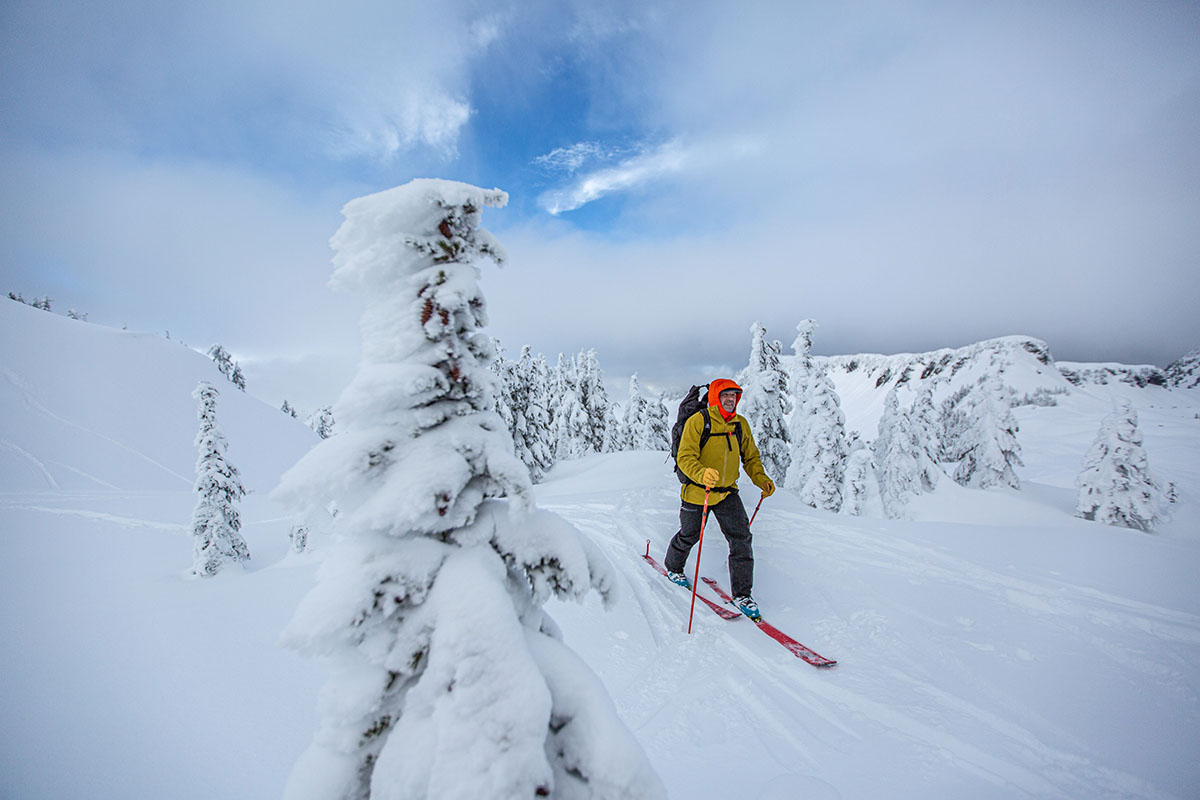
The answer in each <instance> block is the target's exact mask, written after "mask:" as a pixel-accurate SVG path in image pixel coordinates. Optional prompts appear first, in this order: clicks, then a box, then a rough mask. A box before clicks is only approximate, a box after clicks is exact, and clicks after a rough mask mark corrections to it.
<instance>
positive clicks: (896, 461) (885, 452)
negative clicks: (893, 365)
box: [873, 387, 922, 519]
mask: <svg viewBox="0 0 1200 800" xmlns="http://www.w3.org/2000/svg"><path fill="white" fill-rule="evenodd" d="M873 449H874V453H873V456H874V461H875V471H876V475H877V476H878V478H879V495H880V498H881V499H882V501H883V510H884V512H885V513H886V514H887V515H888V516H889V517H891V518H893V519H896V518H898V517H900V516H902V515H903V513H904V506H905V505H907V504H908V501H909V500H910V499H912V497H913V496H914V495H918V494H920V493H921V475H920V469H921V456H922V453H921V450H920V447H919V445H918V444H917V442H916V437H915V436H914V435H913V430H912V420H911V419H910V418H909V415H908V411H907V410H906V409H903V408H901V407H900V400H899V397H898V395H897V391H896V388H895V387H892V389H891V390H890V391H889V392H888V393H887V397H886V398H885V399H884V405H883V415H882V416H881V417H880V418H879V435H878V437H877V438H876V439H875V445H874V448H873Z"/></svg>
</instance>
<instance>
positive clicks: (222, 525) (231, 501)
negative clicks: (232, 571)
mask: <svg viewBox="0 0 1200 800" xmlns="http://www.w3.org/2000/svg"><path fill="white" fill-rule="evenodd" d="M218 395H219V393H218V392H217V390H216V389H214V388H213V386H212V384H210V383H208V382H206V381H201V382H200V384H199V385H197V386H196V390H195V391H194V392H192V397H194V398H195V399H196V401H197V402H198V404H199V408H198V411H197V416H198V417H199V419H200V430H199V431H198V432H197V433H196V449H197V450H198V451H199V455H198V456H197V458H196V483H195V486H194V489H195V492H196V494H197V495H198V497H197V498H196V508H195V509H194V510H193V511H192V555H193V560H192V562H193V563H192V572H193V573H194V574H196V575H199V576H201V577H211V576H213V575H216V574H217V573H218V572H220V571H221V570H222V569H223V568H224V567H225V566H227V565H228V564H237V563H241V562H243V561H248V560H249V559H250V550H249V548H247V547H246V540H245V539H243V538H242V534H241V529H242V520H241V515H240V514H239V513H238V510H237V501H238V500H239V499H240V498H241V497H242V496H243V495H245V494H246V490H245V489H244V488H243V487H242V479H241V474H240V473H239V472H238V469H237V467H235V466H234V465H233V464H231V463H230V462H229V460H228V459H226V458H225V450H226V448H227V447H228V445H227V443H226V441H225V435H224V434H222V433H221V429H220V428H219V427H218V426H217V397H218Z"/></svg>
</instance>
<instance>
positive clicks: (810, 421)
mask: <svg viewBox="0 0 1200 800" xmlns="http://www.w3.org/2000/svg"><path fill="white" fill-rule="evenodd" d="M792 416H793V417H796V416H803V417H804V418H805V419H806V420H807V422H806V424H805V425H803V431H804V438H803V439H802V440H801V441H799V442H797V441H795V440H793V441H792V451H791V452H792V458H791V462H792V463H791V466H790V467H789V468H788V472H787V479H786V482H785V484H784V486H785V488H787V489H789V490H791V491H794V492H796V493H797V494H798V495H799V497H800V500H801V501H803V502H804V503H807V504H808V505H810V506H812V507H813V508H820V509H824V510H826V511H837V510H838V509H840V508H841V506H842V483H843V480H844V477H845V469H846V456H847V452H846V417H845V415H844V414H843V413H842V406H841V400H840V398H839V397H838V394H837V391H836V390H835V389H834V387H833V381H831V380H829V377H828V375H826V373H825V370H824V368H815V369H813V370H812V371H811V373H810V380H809V389H808V390H807V391H806V392H805V403H804V406H803V408H798V409H797V410H796V411H795V413H794V414H793V415H792Z"/></svg>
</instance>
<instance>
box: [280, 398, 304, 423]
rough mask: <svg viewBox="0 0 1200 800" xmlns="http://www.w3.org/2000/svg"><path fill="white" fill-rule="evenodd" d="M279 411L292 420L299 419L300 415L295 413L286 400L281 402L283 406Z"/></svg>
mask: <svg viewBox="0 0 1200 800" xmlns="http://www.w3.org/2000/svg"><path fill="white" fill-rule="evenodd" d="M279 410H280V411H282V412H283V413H285V414H287V415H288V416H289V417H291V418H292V419H298V418H299V417H300V413H299V412H298V411H296V409H295V407H294V406H293V405H292V404H291V403H289V402H288V401H287V400H284V401H283V405H282V406H280V407H279Z"/></svg>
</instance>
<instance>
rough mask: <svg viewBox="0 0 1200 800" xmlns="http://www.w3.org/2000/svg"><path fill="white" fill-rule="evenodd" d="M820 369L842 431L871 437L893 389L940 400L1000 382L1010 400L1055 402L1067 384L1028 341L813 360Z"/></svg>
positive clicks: (1045, 352) (1046, 350)
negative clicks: (925, 390)
mask: <svg viewBox="0 0 1200 800" xmlns="http://www.w3.org/2000/svg"><path fill="white" fill-rule="evenodd" d="M813 361H814V362H816V363H817V364H824V365H825V367H826V368H827V370H828V373H829V377H830V378H831V379H832V380H833V382H834V385H835V386H836V388H837V392H838V395H839V397H841V400H842V407H843V409H845V410H846V429H847V430H848V431H850V430H857V431H858V432H859V434H860V435H862V436H863V437H864V438H865V439H873V438H874V437H875V430H876V426H877V425H878V423H879V417H880V416H881V415H882V413H883V402H884V397H886V395H887V393H888V391H890V390H891V389H892V388H894V387H907V388H908V389H909V390H911V391H912V392H914V393H915V392H917V391H919V389H920V388H921V386H923V385H924V384H925V383H927V382H933V383H934V385H935V386H936V392H935V394H936V397H937V399H938V400H941V399H942V398H944V397H945V396H947V395H949V394H952V393H953V392H954V391H955V390H957V389H959V388H960V387H963V386H966V385H969V384H972V383H975V382H977V381H978V380H979V379H980V378H983V377H992V376H995V377H998V378H999V379H1000V381H1001V384H1002V386H1003V387H1004V390H1005V391H1006V392H1007V393H1008V394H1009V395H1010V396H1011V397H1013V398H1023V397H1026V396H1029V397H1037V396H1053V395H1057V394H1065V393H1067V392H1069V391H1070V389H1071V384H1070V383H1069V382H1068V381H1067V380H1066V379H1065V378H1064V377H1063V375H1062V374H1061V373H1060V372H1059V371H1058V370H1057V368H1056V366H1055V361H1054V358H1053V357H1052V356H1051V354H1050V347H1049V346H1048V345H1047V344H1046V343H1045V342H1043V341H1041V340H1040V339H1034V338H1031V337H1028V336H1005V337H1002V338H998V339H989V340H987V341H983V342H978V343H976V344H972V345H968V346H966V347H959V348H943V349H941V350H934V351H932V352H929V353H901V354H898V355H890V356H889V355H876V354H860V355H851V356H825V357H821V356H814V357H813Z"/></svg>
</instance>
